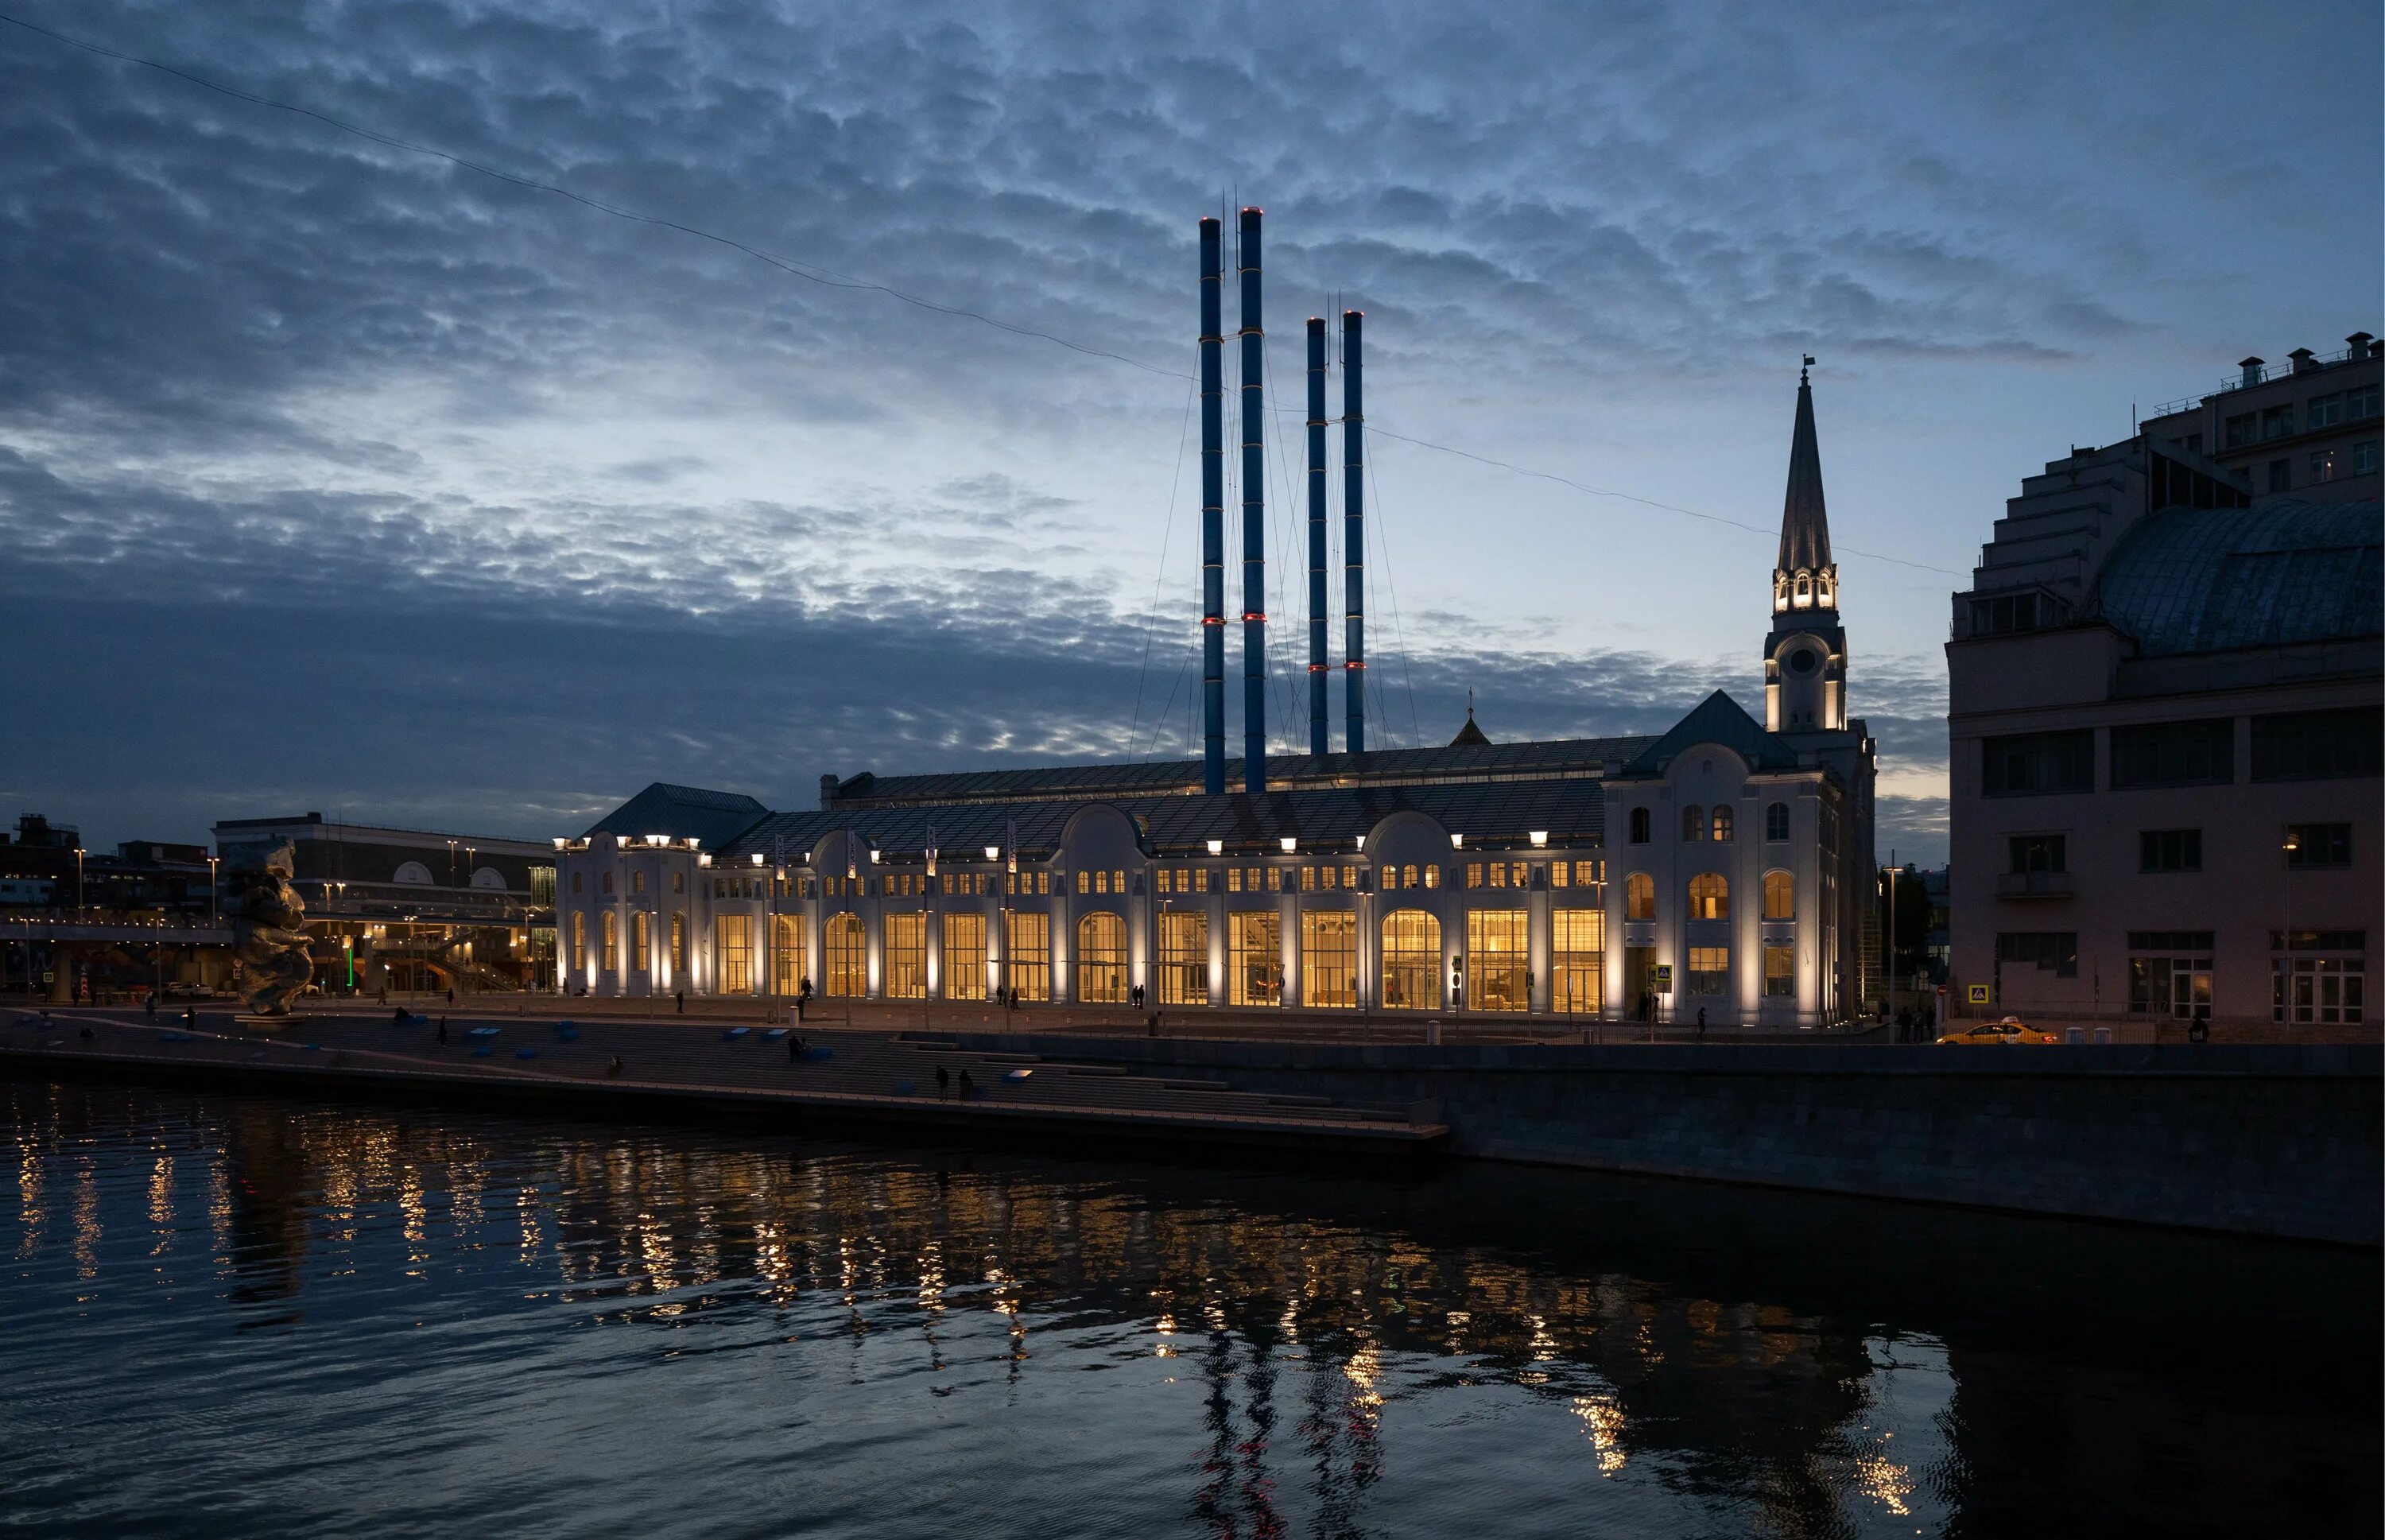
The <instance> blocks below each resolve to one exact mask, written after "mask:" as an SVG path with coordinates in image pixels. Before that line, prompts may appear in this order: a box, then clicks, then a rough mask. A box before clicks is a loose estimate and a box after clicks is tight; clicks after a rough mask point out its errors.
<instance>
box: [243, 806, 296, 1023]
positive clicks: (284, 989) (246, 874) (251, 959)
mask: <svg viewBox="0 0 2385 1540" xmlns="http://www.w3.org/2000/svg"><path fill="white" fill-rule="evenodd" d="M296 868H297V854H296V852H294V851H293V850H292V849H291V847H290V846H289V845H286V844H285V845H275V846H274V847H273V848H272V849H271V850H269V851H268V852H266V855H265V859H264V861H263V862H262V863H261V864H260V865H258V866H256V867H254V868H243V869H241V870H236V871H233V872H232V873H231V877H230V881H231V889H232V899H233V903H234V905H235V908H234V910H233V913H232V921H231V936H232V942H231V950H232V956H233V957H235V958H239V959H240V965H241V966H240V996H241V998H242V999H243V1000H245V1001H247V1002H248V1008H249V1013H250V1014H251V1015H254V1016H266V1017H276V1016H280V1017H286V1016H288V1015H289V1014H290V1002H291V1001H293V1000H294V999H296V998H297V997H298V996H299V995H302V994H304V993H306V983H307V981H308V980H310V979H312V978H313V977H314V976H315V963H314V960H313V959H312V958H309V957H308V956H307V955H306V946H307V936H306V904H305V903H304V902H303V901H302V900H301V899H300V898H299V896H298V889H297V888H296V887H295V886H293V884H292V883H291V881H290V878H291V874H292V873H293V871H294V870H296Z"/></svg>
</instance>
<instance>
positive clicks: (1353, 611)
mask: <svg viewBox="0 0 2385 1540" xmlns="http://www.w3.org/2000/svg"><path fill="white" fill-rule="evenodd" d="M1366 319H1367V317H1366V315H1365V313H1364V312H1363V311H1358V310H1344V311H1342V604H1343V606H1344V607H1345V609H1346V611H1347V616H1346V619H1345V620H1343V622H1342V626H1343V634H1342V651H1343V653H1344V655H1345V656H1344V658H1343V661H1342V689H1343V691H1344V700H1345V703H1346V707H1345V709H1346V714H1347V716H1348V719H1349V740H1350V741H1349V743H1348V745H1346V746H1347V747H1348V749H1349V750H1350V752H1351V753H1353V754H1364V753H1366V752H1367V490H1366V482H1367V454H1366V423H1367V414H1366V412H1365V410H1364V409H1363V406H1362V401H1361V397H1360V394H1359V388H1358V387H1359V379H1358V368H1359V359H1358V349H1359V329H1360V327H1361V326H1362V325H1363V324H1364V323H1365V321H1366Z"/></svg>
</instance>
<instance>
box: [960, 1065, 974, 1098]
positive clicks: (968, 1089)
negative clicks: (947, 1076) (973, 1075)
mask: <svg viewBox="0 0 2385 1540" xmlns="http://www.w3.org/2000/svg"><path fill="white" fill-rule="evenodd" d="M976 1093H977V1082H975V1081H973V1080H971V1079H969V1072H968V1070H962V1071H961V1100H963V1101H967V1100H968V1099H969V1097H970V1096H974V1095H976Z"/></svg>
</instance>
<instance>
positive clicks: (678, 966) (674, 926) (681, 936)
mask: <svg viewBox="0 0 2385 1540" xmlns="http://www.w3.org/2000/svg"><path fill="white" fill-rule="evenodd" d="M670 965H671V977H673V978H684V977H686V976H687V916H686V915H684V914H674V915H672V916H671V932H670ZM789 993H791V994H792V993H793V991H790V992H789Z"/></svg>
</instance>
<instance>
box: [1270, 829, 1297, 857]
mask: <svg viewBox="0 0 2385 1540" xmlns="http://www.w3.org/2000/svg"><path fill="white" fill-rule="evenodd" d="M1276 843H1277V844H1279V845H1282V846H1283V853H1284V854H1285V855H1287V856H1289V855H1291V854H1292V852H1293V851H1295V850H1297V849H1299V848H1300V836H1299V835H1297V834H1286V835H1285V836H1284V837H1283V838H1282V839H1280V840H1278V841H1277V842H1276Z"/></svg>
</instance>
